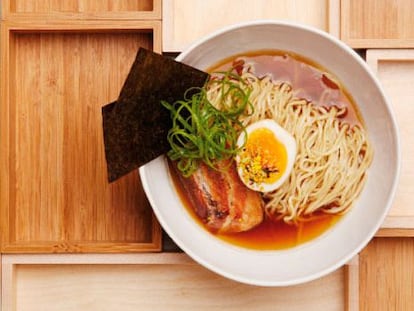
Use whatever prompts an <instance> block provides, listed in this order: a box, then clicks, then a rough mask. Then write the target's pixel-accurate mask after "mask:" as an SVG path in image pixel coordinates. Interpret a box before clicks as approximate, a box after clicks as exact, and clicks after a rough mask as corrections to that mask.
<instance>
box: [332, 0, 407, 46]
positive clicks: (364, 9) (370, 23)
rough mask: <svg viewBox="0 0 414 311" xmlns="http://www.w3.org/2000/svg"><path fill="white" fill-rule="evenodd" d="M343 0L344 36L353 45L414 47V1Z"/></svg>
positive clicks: (342, 24) (342, 20)
mask: <svg viewBox="0 0 414 311" xmlns="http://www.w3.org/2000/svg"><path fill="white" fill-rule="evenodd" d="M336 1H338V0H336ZM340 3H341V19H340V20H341V27H340V28H341V36H340V38H341V39H342V40H343V41H345V42H346V43H348V44H349V45H350V46H351V47H354V48H397V47H398V48H403V47H414V28H413V27H411V26H412V25H413V24H412V23H413V19H414V2H413V1H411V0H393V1H387V0H381V1H378V0H365V1H360V0H340Z"/></svg>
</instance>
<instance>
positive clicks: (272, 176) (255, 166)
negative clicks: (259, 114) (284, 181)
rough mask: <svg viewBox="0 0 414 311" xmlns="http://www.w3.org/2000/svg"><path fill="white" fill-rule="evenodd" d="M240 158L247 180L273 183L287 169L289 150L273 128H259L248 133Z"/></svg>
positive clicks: (240, 164)
mask: <svg viewBox="0 0 414 311" xmlns="http://www.w3.org/2000/svg"><path fill="white" fill-rule="evenodd" d="M239 159H240V161H239V166H240V168H241V169H242V172H243V174H242V175H243V179H244V180H245V181H248V182H249V183H251V184H254V183H255V184H260V183H266V184H272V183H274V182H276V181H277V180H278V179H279V178H280V177H281V176H282V175H283V173H284V172H285V170H286V165H287V151H286V148H285V146H284V145H283V144H282V143H281V142H280V141H279V140H278V139H277V138H276V136H275V134H274V133H273V132H272V131H271V130H269V129H267V128H259V129H256V130H254V131H252V132H251V133H249V134H248V136H247V142H246V144H245V146H244V147H243V150H242V151H241V152H240V154H239Z"/></svg>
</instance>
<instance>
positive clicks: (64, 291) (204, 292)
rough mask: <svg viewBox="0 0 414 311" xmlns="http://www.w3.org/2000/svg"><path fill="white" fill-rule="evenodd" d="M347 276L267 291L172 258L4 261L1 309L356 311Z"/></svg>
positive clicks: (178, 256)
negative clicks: (349, 303)
mask: <svg viewBox="0 0 414 311" xmlns="http://www.w3.org/2000/svg"><path fill="white" fill-rule="evenodd" d="M354 267H355V268H357V265H355V266H354ZM347 271H349V270H348V269H345V268H342V269H339V270H337V271H335V272H333V273H331V274H329V275H328V276H325V277H323V278H321V279H318V280H315V281H312V282H309V283H305V284H302V285H297V286H291V287H280V288H272V287H258V286H250V285H245V284H241V283H237V282H234V281H231V280H228V279H225V278H223V277H221V276H219V275H217V274H215V273H213V272H211V271H209V270H207V269H205V268H204V267H202V266H200V265H198V264H196V263H195V262H193V261H192V260H191V259H189V258H188V257H187V256H186V255H185V254H178V253H170V254H122V255H121V254H117V255H109V254H107V255H92V254H88V255H82V254H77V255H70V254H64V255H63V254H62V255H4V256H3V274H4V275H5V276H6V278H5V279H4V281H3V286H4V287H5V290H4V293H8V294H9V295H8V296H7V297H4V300H3V311H10V310H19V311H24V310H32V311H34V310H42V311H47V310H63V309H64V310H68V311H69V310H85V309H87V310H112V309H122V310H155V311H156V310H172V311H174V310H194V309H197V310H213V309H217V308H219V309H223V310H238V311H240V310H258V309H260V310H264V311H265V310H275V309H277V310H279V309H280V310H287V311H289V310H292V311H293V310H304V309H306V310H330V311H335V310H341V311H342V310H349V311H357V309H345V304H346V300H347V299H348V298H347V297H345V296H344V295H345V294H346V293H347V292H346V291H345V287H347V286H346V285H345V284H344V282H345V280H351V279H352V278H351V277H348V276H347V275H346V273H347ZM352 286H355V285H352ZM65 297H71V299H66V298H65Z"/></svg>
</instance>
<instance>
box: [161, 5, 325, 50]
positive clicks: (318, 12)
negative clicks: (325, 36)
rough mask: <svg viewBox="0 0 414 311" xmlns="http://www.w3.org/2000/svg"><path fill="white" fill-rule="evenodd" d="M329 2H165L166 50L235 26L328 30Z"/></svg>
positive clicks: (177, 48) (164, 44) (164, 34)
mask: <svg viewBox="0 0 414 311" xmlns="http://www.w3.org/2000/svg"><path fill="white" fill-rule="evenodd" d="M328 2H329V1H328V0H310V1H305V0H294V1H285V0H256V1H250V0H239V1H222V0H208V1H205V0H164V1H163V51H164V52H178V51H182V50H183V49H184V48H185V47H186V46H188V45H189V44H191V43H192V42H193V41H195V40H197V39H199V38H201V37H202V36H204V35H207V34H208V33H211V32H213V31H216V30H218V29H219V28H222V27H224V26H228V25H231V24H234V23H238V22H242V21H249V20H257V19H274V20H288V21H295V22H298V23H303V24H307V25H310V26H314V27H316V28H319V29H322V30H326V31H327V30H328V28H329V17H328V11H329V7H328Z"/></svg>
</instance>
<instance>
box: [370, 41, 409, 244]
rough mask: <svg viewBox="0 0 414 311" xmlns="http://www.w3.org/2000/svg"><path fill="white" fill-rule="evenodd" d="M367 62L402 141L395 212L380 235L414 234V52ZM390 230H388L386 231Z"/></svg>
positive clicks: (388, 52)
mask: <svg viewBox="0 0 414 311" xmlns="http://www.w3.org/2000/svg"><path fill="white" fill-rule="evenodd" d="M366 59H367V62H368V64H369V65H370V67H371V68H372V69H373V70H374V72H375V73H376V74H377V76H378V78H379V79H380V82H381V84H382V86H383V88H384V91H385V92H386V95H387V96H388V98H389V100H390V103H391V106H392V109H393V111H394V112H395V116H396V120H397V124H398V126H399V133H400V138H401V158H402V163H401V176H400V181H399V185H398V189H397V194H396V197H395V200H394V204H393V206H392V209H391V210H390V212H389V214H388V217H387V218H386V219H385V221H384V223H383V225H382V228H383V230H381V231H380V232H379V235H400V236H401V235H411V236H412V235H413V233H414V206H413V204H412V202H413V198H414V188H413V186H412V185H413V183H414V161H413V154H414V145H413V143H412V142H413V137H414V125H413V122H412V117H413V115H414V105H413V104H412V102H413V98H414V88H413V87H412V86H413V84H414V50H404V49H398V50H393V49H380V50H368V51H367V53H366ZM387 229H388V230H387Z"/></svg>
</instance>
